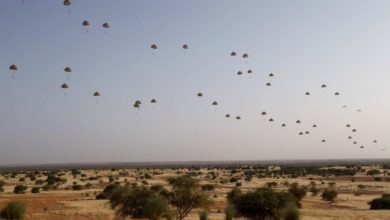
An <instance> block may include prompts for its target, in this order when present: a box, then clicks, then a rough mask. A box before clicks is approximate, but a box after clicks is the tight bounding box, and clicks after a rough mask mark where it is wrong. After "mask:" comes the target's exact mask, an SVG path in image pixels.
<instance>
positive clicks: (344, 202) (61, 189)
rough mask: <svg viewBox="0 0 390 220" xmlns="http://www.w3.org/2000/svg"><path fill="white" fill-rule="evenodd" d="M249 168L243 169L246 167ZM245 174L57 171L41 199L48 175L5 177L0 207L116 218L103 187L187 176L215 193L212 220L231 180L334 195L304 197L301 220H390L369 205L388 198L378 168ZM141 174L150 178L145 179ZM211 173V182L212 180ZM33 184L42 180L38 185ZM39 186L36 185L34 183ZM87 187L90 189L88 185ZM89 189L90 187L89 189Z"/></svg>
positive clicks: (42, 215) (388, 182)
mask: <svg viewBox="0 0 390 220" xmlns="http://www.w3.org/2000/svg"><path fill="white" fill-rule="evenodd" d="M245 169H247V168H245ZM245 169H244V168H234V169H233V170H234V171H233V172H232V169H219V168H207V169H206V168H201V169H188V168H181V169H179V168H176V169H169V168H165V169H84V170H77V171H78V172H79V173H77V174H76V175H72V173H71V171H70V170H64V171H58V172H57V174H56V175H57V176H58V177H60V178H62V179H63V180H62V183H61V184H59V185H58V186H57V187H54V188H50V189H47V190H43V189H41V192H40V193H39V194H32V193H31V192H30V190H31V188H32V187H34V186H39V187H43V185H45V184H46V182H45V181H46V179H47V175H46V174H47V173H45V172H43V171H39V172H35V174H34V175H33V176H34V177H35V178H36V179H34V180H33V181H32V180H31V178H30V177H31V174H28V173H27V174H26V173H20V172H19V173H18V174H12V173H5V172H4V173H3V174H2V175H1V176H0V180H2V181H4V182H5V186H4V189H5V191H4V192H3V193H0V207H2V206H4V204H5V203H6V202H8V201H15V200H16V201H22V202H24V203H25V204H26V207H27V210H26V217H25V219H26V220H30V219H34V220H43V219H47V220H49V219H50V220H52V219H56V220H62V219H64V220H65V219H67V220H71V219H75V220H76V219H81V220H84V219H85V220H87V219H91V220H92V219H114V218H115V211H113V210H112V209H111V208H110V206H109V204H108V201H107V200H96V199H95V196H96V195H97V194H98V193H100V192H101V191H102V190H103V189H104V187H105V186H107V185H108V184H109V183H110V179H111V182H113V181H117V182H119V183H121V184H124V183H125V182H129V183H138V184H148V185H153V184H161V185H163V186H167V182H166V179H167V178H168V177H172V176H177V175H183V174H191V175H193V176H194V178H195V179H197V180H198V181H199V184H201V185H203V184H213V185H215V186H216V187H215V190H212V191H206V193H207V194H209V196H210V198H212V199H213V201H214V202H213V204H212V205H211V207H210V213H211V214H210V219H224V214H223V210H224V208H225V207H226V205H227V201H226V194H227V192H229V191H230V190H231V189H232V188H233V187H235V185H236V182H235V181H232V182H231V178H232V177H235V178H236V179H239V180H238V182H241V184H242V186H240V188H241V189H242V190H243V191H246V190H252V189H256V188H259V187H264V186H266V184H267V183H270V182H275V183H276V184H275V185H276V186H274V187H273V188H274V189H275V190H277V191H284V190H287V187H288V184H289V183H293V182H297V183H299V185H305V186H310V185H313V184H315V185H316V187H317V188H319V189H320V190H323V189H325V188H333V189H335V190H336V191H337V192H338V197H337V199H336V201H335V202H334V203H330V202H326V201H323V200H322V199H321V193H319V194H318V195H315V196H313V195H312V194H311V193H310V192H308V193H307V195H306V196H305V198H304V199H303V202H302V208H301V209H300V213H301V219H304V220H309V219H324V220H325V219H329V220H334V219H351V220H352V219H353V220H356V219H362V220H363V219H370V220H374V219H378V220H383V219H390V210H389V211H386V210H379V211H376V210H370V209H369V205H368V202H369V201H371V200H372V199H374V198H378V197H381V195H382V194H384V193H390V176H388V175H387V172H386V170H385V169H383V167H382V166H374V165H372V166H363V167H360V168H359V171H358V172H357V173H356V174H355V175H354V176H349V175H338V176H334V175H333V176H332V175H329V176H319V175H303V176H298V177H291V176H289V177H287V176H274V177H270V176H266V177H260V176H257V175H254V176H253V177H252V178H251V179H250V180H245V174H244V172H245ZM264 169H265V170H267V171H272V170H280V168H279V167H274V166H268V167H265V168H264ZM323 169H338V170H344V169H347V168H346V167H344V166H337V167H335V166H334V167H329V166H327V167H324V168H323ZM369 170H377V171H379V172H380V173H378V174H375V175H367V171H369ZM145 174H148V175H147V177H146V176H145ZM210 174H213V175H214V176H215V178H210ZM37 180H42V181H41V182H39V181H37ZM37 183H38V184H37ZM88 183H89V184H88ZM18 184H23V185H27V187H28V189H27V191H26V193H25V194H14V193H13V189H14V187H15V186H16V185H18ZM87 184H88V185H87ZM72 185H82V186H83V189H81V190H73V189H72ZM188 219H198V210H193V211H192V213H191V215H190V216H188Z"/></svg>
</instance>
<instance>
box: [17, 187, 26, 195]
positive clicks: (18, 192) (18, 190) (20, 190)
mask: <svg viewBox="0 0 390 220" xmlns="http://www.w3.org/2000/svg"><path fill="white" fill-rule="evenodd" d="M26 190H27V186H25V185H16V186H15V188H14V193H15V194H23V193H26Z"/></svg>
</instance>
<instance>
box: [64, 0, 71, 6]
mask: <svg viewBox="0 0 390 220" xmlns="http://www.w3.org/2000/svg"><path fill="white" fill-rule="evenodd" d="M71 4H72V2H71V1H70V0H64V6H69V5H71Z"/></svg>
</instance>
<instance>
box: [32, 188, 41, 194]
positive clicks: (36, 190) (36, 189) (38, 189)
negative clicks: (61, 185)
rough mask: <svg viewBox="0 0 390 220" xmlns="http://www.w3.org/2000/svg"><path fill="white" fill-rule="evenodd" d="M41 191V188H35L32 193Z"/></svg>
mask: <svg viewBox="0 0 390 220" xmlns="http://www.w3.org/2000/svg"><path fill="white" fill-rule="evenodd" d="M39 191H40V188H39V187H33V188H32V189H31V193H39Z"/></svg>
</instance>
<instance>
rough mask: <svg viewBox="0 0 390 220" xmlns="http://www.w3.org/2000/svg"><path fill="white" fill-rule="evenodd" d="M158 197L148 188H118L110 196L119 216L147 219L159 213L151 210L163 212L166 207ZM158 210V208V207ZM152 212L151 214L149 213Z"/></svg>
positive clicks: (126, 186)
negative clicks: (147, 216)
mask: <svg viewBox="0 0 390 220" xmlns="http://www.w3.org/2000/svg"><path fill="white" fill-rule="evenodd" d="M157 196H158V195H157V194H156V193H155V192H154V191H152V190H150V189H149V188H147V187H146V186H130V185H125V186H119V185H118V186H117V188H116V189H114V190H113V192H112V195H111V196H110V198H109V199H110V204H111V207H112V208H113V209H114V208H117V214H118V215H120V216H123V217H126V216H129V217H132V218H145V217H146V215H149V217H150V216H156V215H157V214H158V213H157V212H156V211H153V210H150V209H156V210H161V209H162V208H161V207H164V206H165V205H163V204H162V203H161V200H160V199H154V198H156V197H157ZM154 206H156V207H158V208H156V207H154ZM149 211H150V212H149Z"/></svg>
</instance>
